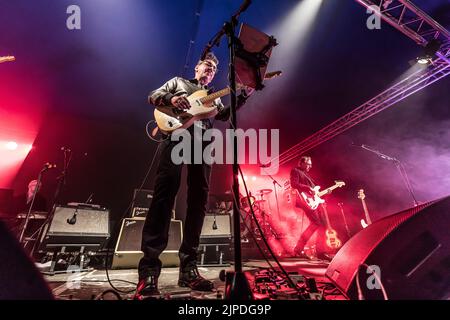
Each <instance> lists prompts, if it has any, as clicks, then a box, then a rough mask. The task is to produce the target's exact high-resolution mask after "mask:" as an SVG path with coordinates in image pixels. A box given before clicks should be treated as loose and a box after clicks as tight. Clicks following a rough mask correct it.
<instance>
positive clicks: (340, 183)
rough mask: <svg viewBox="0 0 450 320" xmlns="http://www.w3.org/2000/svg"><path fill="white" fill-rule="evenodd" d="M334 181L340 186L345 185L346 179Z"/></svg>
mask: <svg viewBox="0 0 450 320" xmlns="http://www.w3.org/2000/svg"><path fill="white" fill-rule="evenodd" d="M334 183H335V185H336V186H337V187H338V188H340V187H343V186H345V182H344V181H340V180H336V181H335V182H334Z"/></svg>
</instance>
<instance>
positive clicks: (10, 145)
mask: <svg viewBox="0 0 450 320" xmlns="http://www.w3.org/2000/svg"><path fill="white" fill-rule="evenodd" d="M5 147H6V149H8V150H16V149H17V147H18V144H17V142H14V141H9V142H7V143H6V144H5Z"/></svg>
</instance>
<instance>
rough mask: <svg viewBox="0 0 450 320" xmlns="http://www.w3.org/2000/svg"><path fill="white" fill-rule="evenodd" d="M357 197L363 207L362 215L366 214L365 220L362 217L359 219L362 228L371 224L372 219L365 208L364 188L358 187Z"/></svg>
mask: <svg viewBox="0 0 450 320" xmlns="http://www.w3.org/2000/svg"><path fill="white" fill-rule="evenodd" d="M358 198H359V199H361V202H362V205H363V209H364V215H365V216H366V221H364V219H361V226H362V227H363V228H367V226H368V225H369V224H372V220H371V219H370V215H369V210H368V209H367V204H366V201H365V200H364V199H365V198H366V195H365V194H364V190H363V189H360V190H359V191H358Z"/></svg>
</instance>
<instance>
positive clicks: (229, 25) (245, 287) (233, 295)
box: [202, 0, 253, 300]
mask: <svg viewBox="0 0 450 320" xmlns="http://www.w3.org/2000/svg"><path fill="white" fill-rule="evenodd" d="M250 3H251V1H250V0H244V3H243V4H242V5H241V7H240V8H239V10H238V11H237V12H236V13H235V14H234V15H233V16H232V17H231V19H230V21H228V22H226V23H225V24H224V26H223V27H222V29H221V30H220V31H219V32H218V33H217V34H216V35H215V36H214V38H213V40H211V41H210V42H209V43H208V45H207V46H206V47H205V49H204V50H203V53H202V59H203V58H204V57H205V56H206V54H207V53H208V52H209V51H210V50H211V48H212V47H213V46H214V45H217V46H218V45H219V42H220V39H221V37H222V36H223V35H226V36H227V39H228V48H229V74H228V80H229V83H230V100H231V104H230V117H231V129H232V130H236V128H237V119H236V109H237V96H236V69H235V57H236V49H237V45H238V44H237V42H238V40H237V38H236V35H235V33H236V31H235V29H236V26H237V24H238V18H239V16H240V14H241V13H242V12H244V11H245V10H247V8H248V6H249V5H250ZM237 151H238V145H237V136H236V135H234V137H233V188H232V189H233V194H234V199H239V180H238V176H239V165H238V157H237V155H238V154H237ZM240 223H241V222H240V204H239V201H233V228H234V257H235V263H234V272H227V273H226V281H225V298H226V299H231V300H252V299H253V294H252V290H251V288H250V284H249V282H248V280H247V277H246V276H245V274H244V272H243V271H242V251H241V233H240Z"/></svg>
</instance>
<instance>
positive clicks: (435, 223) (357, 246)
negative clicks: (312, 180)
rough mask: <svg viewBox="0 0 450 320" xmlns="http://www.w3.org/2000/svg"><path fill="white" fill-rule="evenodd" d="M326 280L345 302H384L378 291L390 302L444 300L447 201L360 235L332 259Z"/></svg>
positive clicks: (449, 294) (447, 287) (449, 250)
mask: <svg viewBox="0 0 450 320" xmlns="http://www.w3.org/2000/svg"><path fill="white" fill-rule="evenodd" d="M367 266H377V267H372V268H371V269H369V268H368V267H367ZM373 271H375V273H373ZM378 271H379V272H378ZM326 276H327V277H328V278H329V279H331V280H332V282H333V283H334V284H335V285H336V286H337V287H338V288H339V289H340V290H341V291H342V292H343V293H344V294H345V295H346V296H347V297H348V298H349V299H355V300H356V299H362V298H364V299H366V300H369V299H373V300H375V299H384V295H383V294H382V293H383V292H382V290H381V289H382V288H383V287H384V289H385V293H386V295H387V298H388V299H393V300H413V299H414V300H415V299H426V300H447V299H449V298H450V197H446V198H442V199H439V200H436V201H432V202H429V203H425V204H422V205H419V206H417V207H414V208H411V209H408V210H405V211H402V212H400V213H397V214H394V215H391V216H388V217H386V218H383V219H381V220H379V221H376V222H374V223H373V224H371V225H369V226H368V227H367V228H366V229H363V230H361V231H360V232H359V233H357V234H356V235H355V236H353V237H352V238H351V239H350V240H349V241H348V242H347V243H346V244H345V245H344V246H343V247H342V248H341V250H340V251H339V252H338V253H337V254H336V256H335V257H334V258H333V260H332V261H331V263H330V265H329V267H328V269H327V271H326ZM377 277H379V279H377ZM358 283H359V287H360V290H359V291H358V288H357V287H358Z"/></svg>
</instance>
